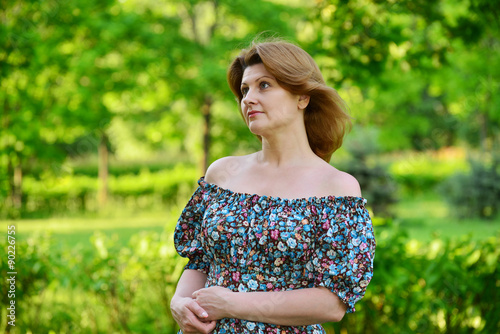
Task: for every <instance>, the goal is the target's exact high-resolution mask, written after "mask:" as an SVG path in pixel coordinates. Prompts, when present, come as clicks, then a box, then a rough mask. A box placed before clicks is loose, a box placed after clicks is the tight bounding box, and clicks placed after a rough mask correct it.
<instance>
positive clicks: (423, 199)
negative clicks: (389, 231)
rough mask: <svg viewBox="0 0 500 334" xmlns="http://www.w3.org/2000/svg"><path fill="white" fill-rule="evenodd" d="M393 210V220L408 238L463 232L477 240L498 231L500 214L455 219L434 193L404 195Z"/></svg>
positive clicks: (495, 233)
mask: <svg viewBox="0 0 500 334" xmlns="http://www.w3.org/2000/svg"><path fill="white" fill-rule="evenodd" d="M395 214H396V217H397V219H396V224H397V225H399V227H401V228H403V229H406V230H407V231H408V234H409V236H410V238H412V239H417V240H420V241H429V240H431V239H433V238H436V237H437V238H460V237H462V236H466V235H470V236H471V238H472V239H473V240H481V239H487V238H489V237H491V236H496V235H498V234H499V233H500V217H497V218H496V219H493V220H490V221H485V220H480V219H458V218H457V217H455V216H454V215H453V212H452V209H451V208H449V207H448V206H447V205H446V203H444V202H443V201H442V199H441V197H440V196H439V195H438V194H435V193H425V194H417V195H414V196H411V197H410V196H406V197H405V198H403V199H402V200H401V201H400V202H399V203H398V205H397V206H396V207H395Z"/></svg>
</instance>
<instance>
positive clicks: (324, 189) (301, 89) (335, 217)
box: [171, 41, 375, 333]
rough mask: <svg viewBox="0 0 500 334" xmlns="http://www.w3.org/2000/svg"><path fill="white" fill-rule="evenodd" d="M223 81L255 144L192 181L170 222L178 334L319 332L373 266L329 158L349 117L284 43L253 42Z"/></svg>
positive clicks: (363, 227)
mask: <svg viewBox="0 0 500 334" xmlns="http://www.w3.org/2000/svg"><path fill="white" fill-rule="evenodd" d="M228 82H229V85H230V87H231V90H232V91H233V93H234V94H235V96H236V97H237V100H238V102H239V105H240V111H241V115H242V116H243V119H244V120H245V122H246V124H247V125H248V127H249V129H250V131H251V132H252V133H253V134H255V135H257V136H258V137H259V139H260V140H261V142H262V150H261V151H258V152H256V153H253V154H250V155H246V156H239V157H226V158H223V159H220V160H217V161H216V162H214V163H213V164H212V165H211V166H210V167H209V169H208V170H207V172H206V175H205V177H204V178H203V177H202V178H201V179H200V180H199V181H198V183H199V187H198V189H197V190H196V191H195V193H194V194H193V196H192V197H191V199H190V201H189V203H188V204H187V206H186V207H185V209H184V211H183V212H182V215H181V217H180V219H179V222H178V225H177V227H176V230H175V245H176V249H177V251H178V252H179V254H180V255H181V256H184V257H188V258H189V263H188V264H187V265H186V267H185V270H184V272H183V274H182V276H181V278H180V280H179V283H178V286H177V290H176V293H175V295H174V297H173V298H172V302H171V308H172V313H173V315H174V318H175V319H176V321H177V322H178V324H179V325H180V327H181V331H182V332H183V333H210V332H213V333H324V329H323V328H322V327H321V326H320V325H319V324H320V323H323V322H329V321H340V320H341V319H342V317H343V316H344V314H345V313H346V312H354V303H355V302H357V301H358V300H359V299H361V298H362V297H363V295H364V293H365V290H366V286H367V285H368V283H369V282H370V279H371V277H372V273H373V257H374V252H375V240H374V236H373V230H372V224H371V220H370V217H369V214H368V211H367V210H366V209H365V206H364V205H365V203H366V201H365V199H363V198H362V197H361V192H360V188H359V184H358V182H357V181H356V179H355V178H354V177H352V176H351V175H349V174H346V173H344V172H341V171H339V170H337V169H336V168H334V167H332V166H331V165H330V164H329V161H330V157H331V155H332V153H333V152H334V151H335V150H336V149H337V148H339V147H340V146H341V144H342V139H343V136H344V132H345V129H346V127H347V126H348V125H349V124H350V121H349V117H348V115H347V114H346V113H345V111H344V109H345V107H344V104H343V102H342V99H341V98H340V97H339V96H338V94H337V93H336V91H335V90H334V89H332V88H330V87H328V86H326V84H325V82H324V80H323V77H322V75H321V73H320V71H319V68H318V66H317V65H316V63H315V62H314V60H313V59H312V58H311V57H310V56H309V54H307V53H306V52H305V51H304V50H302V49H301V48H299V47H297V46H295V45H293V44H290V43H286V42H281V41H279V42H263V43H254V44H253V45H252V46H251V48H250V49H248V50H243V51H242V53H241V54H240V55H239V56H238V57H237V58H236V59H235V60H234V61H233V63H232V64H231V66H230V68H229V71H228Z"/></svg>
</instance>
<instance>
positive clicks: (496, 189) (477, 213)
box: [441, 158, 500, 219]
mask: <svg viewBox="0 0 500 334" xmlns="http://www.w3.org/2000/svg"><path fill="white" fill-rule="evenodd" d="M469 163H470V172H469V173H468V174H465V173H457V174H454V175H452V176H451V177H450V178H449V179H448V180H447V181H446V182H445V183H444V184H443V185H442V187H441V192H442V193H443V197H444V198H445V199H446V200H447V202H448V203H449V204H450V205H451V206H452V207H453V211H454V212H455V213H456V215H457V216H458V217H460V218H474V217H479V218H483V219H492V218H494V217H495V216H496V215H497V214H498V213H499V208H498V203H500V159H498V158H497V159H495V160H494V161H493V162H492V163H489V164H485V163H483V162H480V161H474V160H471V161H470V162H469Z"/></svg>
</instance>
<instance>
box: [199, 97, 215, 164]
mask: <svg viewBox="0 0 500 334" xmlns="http://www.w3.org/2000/svg"><path fill="white" fill-rule="evenodd" d="M212 103H213V101H212V98H211V97H210V96H208V95H207V96H205V100H204V102H203V107H202V108H201V112H202V114H203V120H204V127H203V161H202V168H203V170H202V174H205V172H206V171H207V169H208V163H209V159H210V121H211V109H212Z"/></svg>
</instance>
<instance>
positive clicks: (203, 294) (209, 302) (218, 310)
mask: <svg viewBox="0 0 500 334" xmlns="http://www.w3.org/2000/svg"><path fill="white" fill-rule="evenodd" d="M231 294H233V292H232V291H231V290H229V289H227V288H223V287H220V286H212V287H209V288H204V289H200V290H196V291H195V292H193V299H194V300H195V301H196V302H197V303H198V305H200V307H201V308H202V309H204V310H205V311H206V312H207V313H208V317H207V318H206V319H207V320H219V319H222V318H228V317H230V314H229V310H230V306H229V305H230V297H231Z"/></svg>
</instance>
